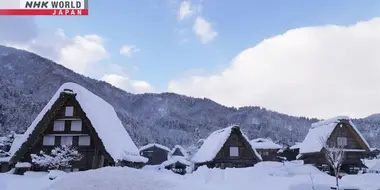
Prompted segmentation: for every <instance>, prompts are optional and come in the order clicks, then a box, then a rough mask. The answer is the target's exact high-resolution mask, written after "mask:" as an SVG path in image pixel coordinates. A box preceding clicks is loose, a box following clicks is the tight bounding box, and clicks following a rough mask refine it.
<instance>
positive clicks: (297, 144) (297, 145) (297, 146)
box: [289, 142, 302, 150]
mask: <svg viewBox="0 0 380 190" xmlns="http://www.w3.org/2000/svg"><path fill="white" fill-rule="evenodd" d="M301 144H302V143H301V142H296V144H295V145H293V146H291V147H289V149H291V150H293V149H297V148H300V147H301Z"/></svg>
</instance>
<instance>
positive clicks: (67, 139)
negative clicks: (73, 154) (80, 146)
mask: <svg viewBox="0 0 380 190" xmlns="http://www.w3.org/2000/svg"><path fill="white" fill-rule="evenodd" d="M61 145H66V146H72V145H73V137H72V136H62V137H61Z"/></svg>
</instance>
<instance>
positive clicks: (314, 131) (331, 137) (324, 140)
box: [298, 116, 370, 174]
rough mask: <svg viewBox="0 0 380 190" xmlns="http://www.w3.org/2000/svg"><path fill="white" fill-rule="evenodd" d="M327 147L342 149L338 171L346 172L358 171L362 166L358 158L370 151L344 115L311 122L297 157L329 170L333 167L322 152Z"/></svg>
mask: <svg viewBox="0 0 380 190" xmlns="http://www.w3.org/2000/svg"><path fill="white" fill-rule="evenodd" d="M326 147H327V148H328V149H329V150H330V151H331V150H334V149H335V150H336V149H340V150H343V151H344V161H343V164H342V167H341V171H342V172H345V173H349V174H352V173H357V171H358V170H359V169H361V168H363V167H365V166H364V165H363V163H362V161H361V159H362V158H364V156H365V155H366V154H367V153H368V152H369V151H370V148H369V145H368V143H367V141H366V140H365V139H364V137H363V136H362V135H361V134H360V132H359V130H358V129H357V128H356V127H355V125H354V124H353V123H352V122H351V121H350V119H349V118H348V117H345V116H340V117H335V118H331V119H328V120H324V121H320V122H317V123H313V124H312V125H311V128H310V129H309V132H308V134H307V135H306V137H305V139H304V141H303V142H302V144H301V145H300V155H299V156H298V158H299V159H302V160H304V163H305V164H313V165H315V166H317V167H318V168H320V169H321V170H326V171H331V169H332V168H330V166H329V165H328V162H327V160H326V158H325V155H324V152H325V150H327V149H326Z"/></svg>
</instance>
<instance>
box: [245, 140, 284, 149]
mask: <svg viewBox="0 0 380 190" xmlns="http://www.w3.org/2000/svg"><path fill="white" fill-rule="evenodd" d="M251 145H252V147H254V148H257V149H281V148H282V146H281V145H279V144H276V143H274V142H273V141H272V140H271V139H264V138H257V139H253V140H251Z"/></svg>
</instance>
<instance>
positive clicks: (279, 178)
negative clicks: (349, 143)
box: [0, 162, 380, 190]
mask: <svg viewBox="0 0 380 190" xmlns="http://www.w3.org/2000/svg"><path fill="white" fill-rule="evenodd" d="M58 174H59V173H58ZM55 175H56V174H55ZM49 176H52V175H49V174H47V173H36V172H29V173H27V174H26V175H25V176H17V175H12V174H0V189H1V190H24V189H28V190H69V189H81V190H101V189H107V190H112V189H118V190H179V189H181V190H215V189H218V190H231V189H242V190H245V189H265V190H312V186H313V185H314V187H315V190H330V186H334V184H335V178H334V177H331V176H329V175H327V174H325V173H323V172H321V171H319V170H317V169H316V168H315V167H313V166H309V165H302V164H299V163H286V164H285V165H284V164H282V163H276V162H261V163H259V164H257V165H255V167H252V168H239V169H235V168H234V169H225V170H220V169H207V168H204V167H201V168H199V169H198V170H197V171H195V172H194V173H192V174H188V175H184V176H181V175H177V174H174V173H172V172H169V171H166V170H158V167H156V168H155V167H147V168H145V169H142V170H137V169H131V168H126V167H124V168H121V167H106V168H101V169H97V170H90V171H86V172H76V173H70V174H66V175H62V174H59V175H58V177H57V178H56V179H54V180H49ZM379 181H380V175H379V174H362V175H349V176H345V177H343V178H342V180H340V183H341V186H342V187H346V188H357V189H360V190H378V189H380V183H378V182H379Z"/></svg>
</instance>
